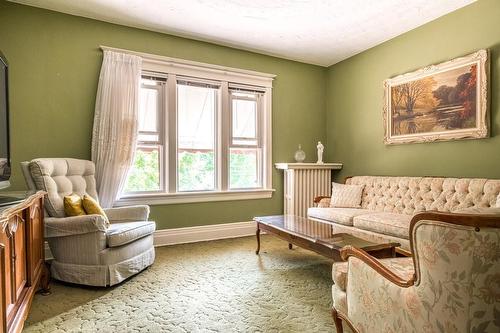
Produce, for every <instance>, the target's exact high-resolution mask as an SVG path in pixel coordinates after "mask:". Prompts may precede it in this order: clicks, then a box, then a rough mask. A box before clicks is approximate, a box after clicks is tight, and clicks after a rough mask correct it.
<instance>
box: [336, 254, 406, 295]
mask: <svg viewBox="0 0 500 333" xmlns="http://www.w3.org/2000/svg"><path fill="white" fill-rule="evenodd" d="M340 257H341V258H342V259H343V260H347V259H348V258H349V257H355V258H358V259H359V260H361V261H362V262H364V263H365V264H366V265H368V266H369V267H371V268H372V269H373V270H375V271H376V272H377V273H379V274H380V275H382V276H383V277H384V278H386V279H387V280H389V281H390V282H392V283H394V284H395V285H397V286H399V287H403V288H408V287H411V286H413V285H414V283H415V275H413V277H412V278H411V279H409V280H407V279H404V278H402V277H400V276H399V275H397V274H396V273H394V272H393V271H391V270H390V269H389V268H387V267H386V266H384V265H383V264H382V263H380V261H378V260H377V259H375V258H374V257H372V256H371V255H369V254H368V253H367V252H365V251H363V250H361V249H358V248H355V247H353V246H350V245H348V246H345V247H344V248H342V249H341V250H340Z"/></svg>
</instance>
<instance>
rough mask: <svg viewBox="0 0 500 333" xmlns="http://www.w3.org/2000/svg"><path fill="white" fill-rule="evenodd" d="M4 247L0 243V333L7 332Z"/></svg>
mask: <svg viewBox="0 0 500 333" xmlns="http://www.w3.org/2000/svg"><path fill="white" fill-rule="evenodd" d="M5 276H6V273H5V246H4V245H3V244H1V243H0V311H1V313H0V332H7V305H6V304H5V296H6V294H7V291H6V289H5V288H6V286H5V283H6V281H5Z"/></svg>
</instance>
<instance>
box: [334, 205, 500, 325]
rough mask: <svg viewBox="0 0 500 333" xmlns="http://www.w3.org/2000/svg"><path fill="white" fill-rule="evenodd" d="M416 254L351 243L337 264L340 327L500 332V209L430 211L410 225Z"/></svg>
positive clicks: (336, 317)
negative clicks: (369, 250)
mask: <svg viewBox="0 0 500 333" xmlns="http://www.w3.org/2000/svg"><path fill="white" fill-rule="evenodd" d="M410 246H411V250H412V252H413V257H409V258H393V259H381V260H377V259H375V258H373V257H371V256H370V255H368V254H366V252H364V251H362V250H359V249H355V248H352V247H346V248H344V249H343V250H342V257H343V258H344V259H346V258H348V262H339V263H334V267H333V280H334V282H335V284H334V285H333V288H332V292H333V299H334V308H333V311H332V314H333V317H334V320H335V324H336V326H337V331H338V332H339V333H341V332H342V331H343V328H345V327H343V326H347V327H348V328H349V329H348V330H350V331H354V332H360V333H364V332H366V333H368V332H370V333H379V332H380V333H382V332H383V333H386V332H477V333H478V332H500V290H499V286H500V208H471V209H467V210H464V211H462V212H460V213H439V212H426V213H420V214H417V215H415V216H414V217H413V219H412V221H411V224H410Z"/></svg>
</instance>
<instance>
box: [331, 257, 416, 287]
mask: <svg viewBox="0 0 500 333" xmlns="http://www.w3.org/2000/svg"><path fill="white" fill-rule="evenodd" d="M379 261H380V263H381V264H383V265H384V266H385V267H387V268H388V269H390V270H391V271H392V272H394V273H396V274H397V275H398V276H399V277H401V278H403V279H405V280H409V279H410V278H411V277H412V276H413V274H415V267H414V265H413V258H412V257H402V258H389V259H379ZM348 265H349V262H347V261H342V262H335V263H333V267H332V278H333V282H334V283H335V285H336V286H337V287H338V288H339V289H340V290H343V291H345V290H346V288H347V272H348V269H349V266H348Z"/></svg>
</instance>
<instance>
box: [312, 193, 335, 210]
mask: <svg viewBox="0 0 500 333" xmlns="http://www.w3.org/2000/svg"><path fill="white" fill-rule="evenodd" d="M330 199H331V198H330V197H327V196H318V197H316V198H314V201H313V202H314V205H315V206H316V207H319V208H327V207H330Z"/></svg>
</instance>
